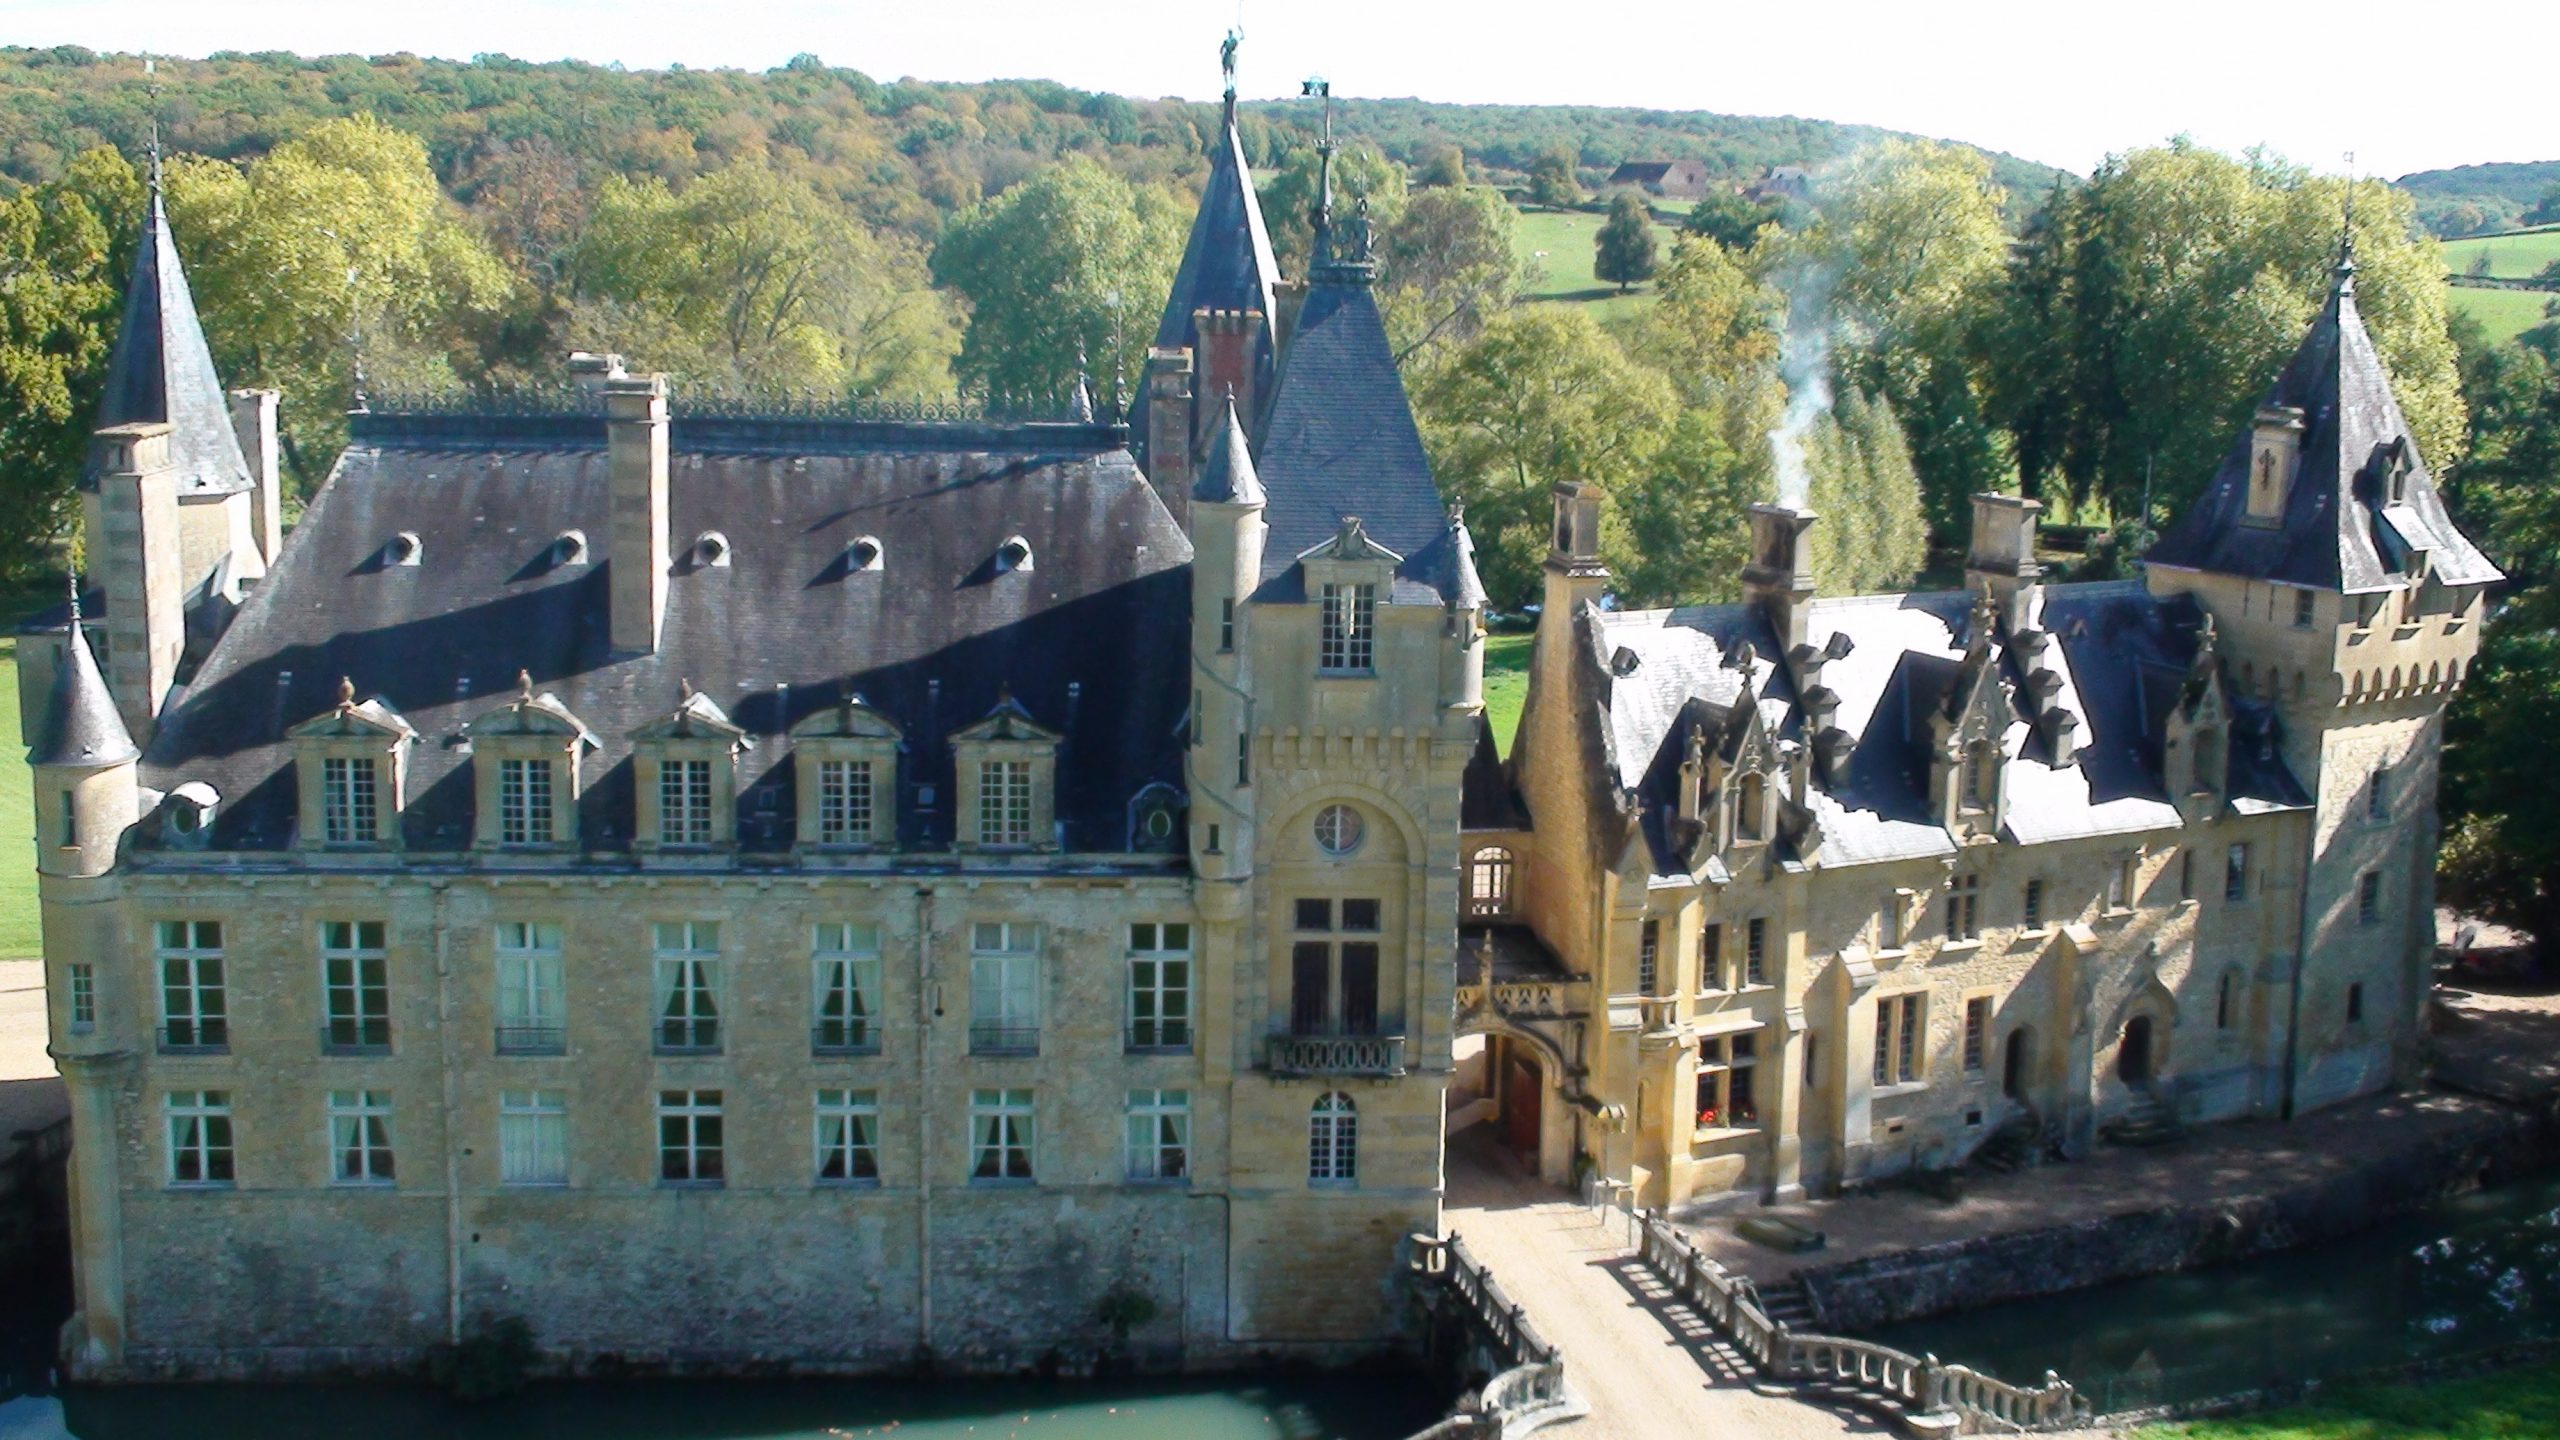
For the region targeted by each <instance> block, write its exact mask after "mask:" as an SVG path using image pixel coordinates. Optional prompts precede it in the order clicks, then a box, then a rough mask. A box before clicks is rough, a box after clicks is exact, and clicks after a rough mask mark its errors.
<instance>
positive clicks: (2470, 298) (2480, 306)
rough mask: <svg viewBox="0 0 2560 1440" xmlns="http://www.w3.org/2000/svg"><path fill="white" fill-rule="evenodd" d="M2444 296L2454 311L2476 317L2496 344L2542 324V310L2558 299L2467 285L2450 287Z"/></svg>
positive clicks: (2543, 294) (2534, 292) (2527, 291)
mask: <svg viewBox="0 0 2560 1440" xmlns="http://www.w3.org/2000/svg"><path fill="white" fill-rule="evenodd" d="M2446 293H2447V294H2448V296H2449V297H2450V299H2451V303H2452V305H2453V308H2454V309H2456V310H2458V311H2461V312H2462V313H2463V314H2466V315H2471V316H2474V317H2476V318H2477V319H2478V320H2479V321H2480V324H2481V326H2482V327H2483V328H2484V329H2486V330H2487V331H2488V332H2489V338H2490V339H2491V340H2492V341H2497V342H2503V341H2507V340H2512V339H2514V338H2515V337H2517V336H2518V335H2521V334H2523V333H2524V332H2525V331H2527V330H2530V329H2532V328H2533V327H2534V326H2536V325H2539V324H2541V323H2542V322H2543V320H2544V318H2545V317H2544V315H2543V313H2542V312H2543V307H2545V306H2547V305H2549V304H2550V303H2551V302H2552V301H2553V300H2555V299H2560V296H2555V295H2549V294H2545V293H2544V292H2542V291H2540V290H2479V289H2474V288H2472V287H2471V286H2468V285H2454V286H2449V287H2447V291H2446Z"/></svg>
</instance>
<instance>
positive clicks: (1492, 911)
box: [1467, 845, 1511, 915]
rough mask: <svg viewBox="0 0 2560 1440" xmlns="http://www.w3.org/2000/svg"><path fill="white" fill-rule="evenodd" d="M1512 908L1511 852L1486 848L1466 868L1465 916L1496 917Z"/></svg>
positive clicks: (1496, 847) (1489, 846)
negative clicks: (1466, 914)
mask: <svg viewBox="0 0 2560 1440" xmlns="http://www.w3.org/2000/svg"><path fill="white" fill-rule="evenodd" d="M1510 908H1511V852H1510V851H1508V850H1505V849H1503V848H1502V847H1501V846H1499V845H1488V846H1486V847H1485V848H1484V849H1482V850H1479V851H1477V852H1476V858H1475V860H1474V861H1473V862H1472V863H1471V864H1469V865H1468V867H1467V913H1468V914H1470V915H1499V914H1502V913H1503V912H1504V911H1506V910H1509V909H1510Z"/></svg>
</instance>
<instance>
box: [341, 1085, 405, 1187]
mask: <svg viewBox="0 0 2560 1440" xmlns="http://www.w3.org/2000/svg"><path fill="white" fill-rule="evenodd" d="M392 1159H393V1156H392V1149H391V1094H390V1092H389V1091H386V1090H332V1091H330V1092H329V1179H330V1181H331V1182H332V1183H333V1184H338V1185H389V1184H391V1183H393V1178H394V1171H393V1166H392Z"/></svg>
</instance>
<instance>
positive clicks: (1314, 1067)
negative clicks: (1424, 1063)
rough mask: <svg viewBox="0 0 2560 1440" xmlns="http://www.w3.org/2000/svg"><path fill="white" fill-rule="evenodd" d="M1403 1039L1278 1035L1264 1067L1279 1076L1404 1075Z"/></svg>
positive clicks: (1271, 1040)
mask: <svg viewBox="0 0 2560 1440" xmlns="http://www.w3.org/2000/svg"><path fill="white" fill-rule="evenodd" d="M1404 1038H1405V1037H1403V1036H1402V1035H1274V1036H1271V1037H1269V1041H1268V1043H1267V1044H1266V1045H1265V1046H1264V1049H1263V1064H1264V1065H1265V1067H1266V1068H1268V1069H1269V1070H1270V1071H1271V1072H1272V1073H1273V1074H1275V1075H1385V1076H1393V1075H1402V1074H1403V1073H1404Z"/></svg>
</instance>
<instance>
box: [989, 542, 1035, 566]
mask: <svg viewBox="0 0 2560 1440" xmlns="http://www.w3.org/2000/svg"><path fill="white" fill-rule="evenodd" d="M1030 568H1031V542H1030V541H1028V540H1025V539H1023V538H1022V537H1021V536H1019V535H1012V536H1007V537H1006V539H1005V542H1004V543H1003V544H1002V545H999V546H997V547H996V573H997V574H999V575H1010V574H1012V573H1013V572H1014V571H1016V570H1028V569H1030Z"/></svg>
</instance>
